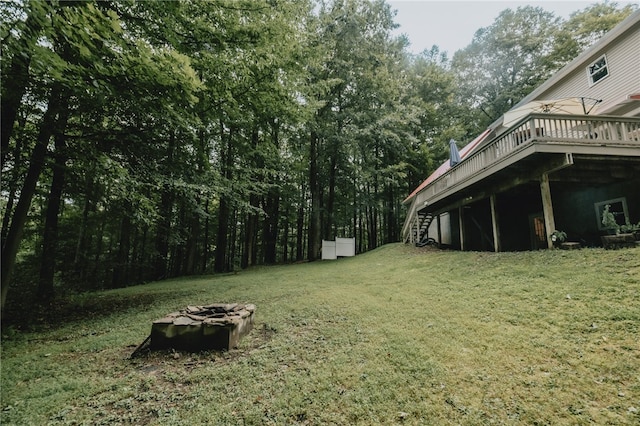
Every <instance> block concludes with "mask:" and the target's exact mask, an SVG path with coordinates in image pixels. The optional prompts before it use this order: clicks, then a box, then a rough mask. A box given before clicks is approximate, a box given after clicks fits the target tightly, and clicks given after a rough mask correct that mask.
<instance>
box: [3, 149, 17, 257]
mask: <svg viewBox="0 0 640 426" xmlns="http://www.w3.org/2000/svg"><path fill="white" fill-rule="evenodd" d="M3 154H4V151H3ZM21 156H22V141H20V140H18V141H16V147H15V149H14V162H15V164H14V166H13V169H12V170H11V178H10V181H9V195H8V197H7V205H6V207H5V211H4V216H3V218H2V233H1V235H2V237H1V241H2V244H1V245H0V247H4V243H5V241H6V239H7V232H9V225H10V224H11V213H12V212H13V204H14V203H15V200H16V191H17V186H18V177H19V175H20V172H19V169H20V168H19V167H18V164H19V163H20V157H21ZM2 164H4V160H3V161H2ZM4 177H6V174H5V176H4ZM4 184H5V185H6V179H5V180H4ZM5 189H6V186H5Z"/></svg>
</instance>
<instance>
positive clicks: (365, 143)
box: [0, 0, 631, 306]
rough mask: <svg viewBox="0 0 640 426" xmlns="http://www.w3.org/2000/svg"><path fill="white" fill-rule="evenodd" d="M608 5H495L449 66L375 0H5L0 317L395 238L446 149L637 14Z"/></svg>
mask: <svg viewBox="0 0 640 426" xmlns="http://www.w3.org/2000/svg"><path fill="white" fill-rule="evenodd" d="M607 6H608V7H609V6H610V7H609V9H606V8H605V9H602V7H594V8H592V9H587V10H585V11H583V12H581V14H579V15H575V16H574V17H572V18H571V19H570V20H569V21H567V22H563V21H561V20H559V19H556V18H554V17H553V15H551V14H549V13H547V12H544V11H542V10H541V9H535V8H522V9H520V8H519V9H517V10H516V11H513V10H507V11H505V12H504V13H503V14H501V15H500V16H499V17H498V19H497V21H496V23H495V24H494V25H493V26H491V27H489V28H486V29H482V30H480V31H479V32H478V33H477V35H476V37H475V39H474V40H473V42H472V44H471V45H470V46H469V47H468V48H466V49H464V50H462V51H460V52H458V53H457V54H456V55H455V57H454V59H453V61H450V60H449V59H448V58H447V56H446V55H443V54H441V53H440V52H439V51H438V48H437V47H434V48H433V49H432V50H430V51H426V52H424V53H423V54H421V55H417V56H415V55H410V54H409V53H407V49H406V46H407V41H406V39H405V38H404V37H395V36H393V35H392V34H393V29H394V28H395V27H396V24H395V23H394V12H393V10H392V8H391V7H390V6H389V5H388V4H386V3H385V2H384V1H383V0H375V1H365V0H333V1H326V2H325V1H322V2H319V1H316V2H314V1H312V0H307V1H300V0H277V1H274V0H259V1H253V0H252V1H249V0H206V1H204V0H203V1H172V2H142V1H134V0H113V1H56V0H53V1H47V2H44V1H39V0H24V1H15V2H2V3H1V4H0V18H1V20H2V28H1V31H0V37H1V38H2V180H3V185H2V192H1V196H0V201H1V209H2V220H3V221H2V304H3V306H4V303H5V300H6V297H7V294H9V293H8V290H9V288H10V286H11V287H13V288H14V289H15V290H16V291H15V292H12V293H11V294H15V295H16V297H17V296H23V295H28V296H29V297H31V295H38V296H39V297H41V298H43V299H45V300H46V299H50V298H51V297H52V296H53V295H54V293H55V291H59V290H65V291H67V290H78V291H84V290H91V289H103V288H110V287H120V286H126V285H130V284H135V283H141V282H146V281H150V280H157V279H162V278H166V277H172V276H182V275H189V274H200V273H206V272H214V271H215V272H228V271H233V270H236V269H238V268H246V267H248V266H251V265H255V264H272V263H278V262H291V261H301V260H305V259H307V260H314V259H316V258H317V257H318V256H319V252H320V244H321V240H322V239H333V238H335V237H336V236H337V237H343V236H344V237H355V238H356V244H357V251H358V252H363V251H366V250H370V249H373V248H375V247H377V246H379V245H380V244H383V243H387V242H391V241H397V240H398V238H399V229H400V227H401V224H402V221H403V210H402V207H401V201H402V199H403V198H404V197H405V196H406V195H407V194H408V193H409V192H410V190H411V189H413V187H415V186H416V185H417V184H418V183H419V182H420V181H421V180H422V179H424V177H425V176H427V175H428V174H429V172H430V171H432V170H433V169H434V168H435V167H437V165H438V164H439V163H440V162H441V161H443V159H444V158H445V157H446V155H447V151H446V147H447V144H446V142H447V141H448V140H449V138H451V137H454V138H456V139H458V140H460V141H468V140H470V139H471V138H472V137H474V136H475V134H476V133H477V132H478V131H479V130H480V129H482V128H483V126H486V124H487V119H488V118H487V117H486V116H483V115H482V114H479V113H478V112H477V111H485V112H487V113H488V115H489V117H490V118H494V117H496V115H499V114H501V113H502V112H504V111H505V110H506V109H508V107H509V106H510V105H512V104H513V103H514V102H516V101H517V100H518V99H519V98H521V97H522V96H524V95H526V93H527V91H528V90H530V89H532V88H533V87H535V85H536V84H538V83H539V82H540V81H541V79H544V78H546V76H548V75H549V73H551V72H553V71H554V70H557V69H558V68H559V67H560V66H562V64H563V63H566V61H568V60H570V59H571V58H572V57H574V56H575V55H576V54H577V53H578V52H579V48H583V47H584V46H585V45H588V43H589V42H590V40H591V38H590V34H592V33H593V32H597V31H600V32H601V31H604V30H606V29H607V28H610V27H612V26H613V25H615V23H617V22H619V20H620V19H622V18H623V17H624V16H626V15H628V14H629V13H630V11H631V9H630V7H627V8H625V9H618V8H617V6H616V5H615V4H612V5H609V4H607ZM596 14H597V16H600V18H599V19H597V20H596V21H597V22H605V21H606V23H605V24H604V26H603V25H594V24H593V22H592V21H593V19H592V18H593V16H596ZM602 16H605V17H607V19H606V20H605V19H604V18H602ZM534 18H535V19H534ZM609 18H611V19H609ZM514 27H518V28H520V27H522V28H523V29H526V31H522V32H521V34H522V38H521V39H518V40H506V39H505V37H503V36H501V34H505V33H509V32H512V29H513V28H514ZM576 28H578V29H580V38H579V39H578V40H576V44H571V43H568V40H571V37H568V36H567V34H568V33H567V31H574V30H575V29H576ZM598 34H600V33H598ZM540 40H543V41H544V43H540ZM513 42H515V43H513ZM572 49H573V50H572ZM489 52H491V54H492V55H494V56H492V58H494V60H492V61H491V63H492V66H491V67H487V66H486V63H484V62H483V61H480V58H483V57H487V55H488V54H489ZM538 63H539V64H544V69H545V72H544V73H535V74H534V73H533V72H532V67H533V66H534V65H535V64H538ZM507 70H510V72H509V73H507ZM497 76H499V77H500V78H497ZM462 100H466V101H471V102H463V101H462ZM10 283H11V284H10Z"/></svg>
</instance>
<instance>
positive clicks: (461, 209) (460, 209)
mask: <svg viewBox="0 0 640 426" xmlns="http://www.w3.org/2000/svg"><path fill="white" fill-rule="evenodd" d="M463 216H464V206H460V207H458V225H459V228H460V251H464V249H465V247H464V218H463Z"/></svg>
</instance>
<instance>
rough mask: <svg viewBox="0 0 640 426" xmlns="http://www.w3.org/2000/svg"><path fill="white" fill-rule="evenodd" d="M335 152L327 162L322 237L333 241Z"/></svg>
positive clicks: (334, 235)
mask: <svg viewBox="0 0 640 426" xmlns="http://www.w3.org/2000/svg"><path fill="white" fill-rule="evenodd" d="M337 155H338V153H337V152H334V153H333V154H332V155H331V159H330V160H329V196H328V199H327V226H326V229H325V232H324V237H325V238H327V239H328V240H333V239H335V237H336V236H337V235H336V229H335V212H334V205H335V200H336V174H337V158H336V157H337Z"/></svg>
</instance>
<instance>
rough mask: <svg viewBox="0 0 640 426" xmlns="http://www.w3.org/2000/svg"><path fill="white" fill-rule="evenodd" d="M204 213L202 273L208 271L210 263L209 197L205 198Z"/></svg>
mask: <svg viewBox="0 0 640 426" xmlns="http://www.w3.org/2000/svg"><path fill="white" fill-rule="evenodd" d="M204 213H205V219H204V244H203V245H204V248H203V250H202V253H203V254H202V265H201V269H200V272H202V273H204V272H206V271H207V265H208V263H209V196H206V198H205V202H204Z"/></svg>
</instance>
